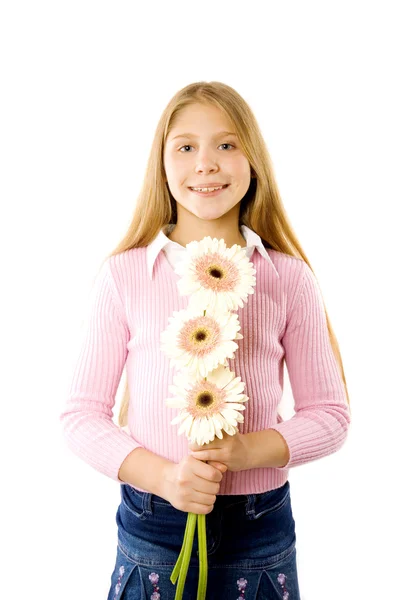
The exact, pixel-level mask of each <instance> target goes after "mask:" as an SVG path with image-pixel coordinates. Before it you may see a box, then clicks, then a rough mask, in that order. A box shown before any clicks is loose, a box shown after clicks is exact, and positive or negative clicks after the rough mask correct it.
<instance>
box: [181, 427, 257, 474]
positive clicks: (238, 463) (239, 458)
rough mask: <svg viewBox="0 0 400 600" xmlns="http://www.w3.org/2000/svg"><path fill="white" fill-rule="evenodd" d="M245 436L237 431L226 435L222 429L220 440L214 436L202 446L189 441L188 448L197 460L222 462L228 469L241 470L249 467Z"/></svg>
mask: <svg viewBox="0 0 400 600" xmlns="http://www.w3.org/2000/svg"><path fill="white" fill-rule="evenodd" d="M245 437H246V435H245V434H243V433H239V432H237V433H235V434H234V435H228V434H227V433H226V432H225V431H223V438H222V440H220V439H219V438H218V437H215V438H214V440H213V441H212V442H209V443H208V444H203V446H199V445H198V444H194V443H190V444H189V448H190V450H192V452H191V453H190V454H191V456H193V457H194V458H197V459H198V460H204V461H217V462H218V463H222V464H224V465H226V466H227V468H228V471H243V470H244V469H247V468H249V467H248V466H247V465H248V450H247V445H246V443H245Z"/></svg>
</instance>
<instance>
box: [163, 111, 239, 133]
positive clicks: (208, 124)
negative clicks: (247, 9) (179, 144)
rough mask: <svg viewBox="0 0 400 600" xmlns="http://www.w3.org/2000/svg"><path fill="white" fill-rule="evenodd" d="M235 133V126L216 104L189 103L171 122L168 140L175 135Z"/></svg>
mask: <svg viewBox="0 0 400 600" xmlns="http://www.w3.org/2000/svg"><path fill="white" fill-rule="evenodd" d="M228 133H231V134H233V135H235V127H234V125H233V123H232V121H231V120H230V119H229V118H228V117H227V115H226V114H225V113H224V111H223V110H222V109H220V108H218V107H217V106H210V105H204V104H194V105H189V106H186V107H185V108H183V109H182V110H180V111H179V113H178V114H176V116H175V117H174V119H173V120H172V122H171V126H170V130H169V133H168V136H167V137H168V140H172V139H175V138H176V137H178V136H180V137H193V138H198V137H201V135H204V136H205V137H208V136H212V137H215V136H216V135H227V134H228Z"/></svg>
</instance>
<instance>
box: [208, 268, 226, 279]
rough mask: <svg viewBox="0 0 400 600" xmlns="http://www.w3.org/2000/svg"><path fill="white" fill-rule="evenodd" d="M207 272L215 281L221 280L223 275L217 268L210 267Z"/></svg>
mask: <svg viewBox="0 0 400 600" xmlns="http://www.w3.org/2000/svg"><path fill="white" fill-rule="evenodd" d="M208 272H209V273H210V275H211V277H214V278H215V279H222V277H223V273H222V271H221V269H218V267H210V269H209V271H208Z"/></svg>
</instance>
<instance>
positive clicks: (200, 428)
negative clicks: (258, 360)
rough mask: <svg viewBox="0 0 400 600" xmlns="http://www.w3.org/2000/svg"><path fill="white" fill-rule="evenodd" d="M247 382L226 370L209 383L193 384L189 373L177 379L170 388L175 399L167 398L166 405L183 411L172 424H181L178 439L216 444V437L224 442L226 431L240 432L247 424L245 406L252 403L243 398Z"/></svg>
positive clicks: (210, 377)
mask: <svg viewBox="0 0 400 600" xmlns="http://www.w3.org/2000/svg"><path fill="white" fill-rule="evenodd" d="M244 385H245V384H244V382H243V381H241V379H240V377H235V373H233V372H232V371H230V370H229V369H226V368H224V367H222V366H219V367H217V368H216V369H215V370H214V371H212V372H211V373H209V374H208V376H207V379H197V380H193V379H191V378H190V377H189V376H188V375H186V374H185V373H178V374H177V375H175V377H174V385H170V386H169V390H170V392H172V393H173V394H174V397H173V398H167V400H166V401H165V402H166V405H167V406H169V407H171V408H179V409H181V410H180V413H179V415H178V416H177V417H175V418H174V419H173V420H172V421H171V424H172V425H174V424H176V423H179V422H181V426H180V428H179V430H178V435H181V433H183V432H185V435H186V437H187V438H188V439H189V440H190V441H191V442H193V443H196V444H198V445H203V444H208V443H209V442H212V441H213V439H214V437H215V436H217V437H218V438H219V439H222V438H223V434H222V430H224V431H226V433H228V434H229V435H234V434H235V433H237V432H238V427H237V424H238V423H243V422H244V417H243V415H242V413H241V412H239V411H243V410H245V408H246V407H245V406H244V402H247V400H248V399H249V398H248V396H246V395H245V394H242V392H243V389H244Z"/></svg>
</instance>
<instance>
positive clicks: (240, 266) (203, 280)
mask: <svg viewBox="0 0 400 600" xmlns="http://www.w3.org/2000/svg"><path fill="white" fill-rule="evenodd" d="M186 249H187V252H185V253H184V257H183V259H182V260H181V261H179V263H177V265H176V267H175V272H176V273H177V274H178V275H181V277H182V278H181V279H180V280H179V281H178V282H177V285H178V290H179V292H180V294H181V295H183V296H186V295H189V294H191V295H192V296H191V298H190V306H193V305H195V304H196V305H198V306H202V307H203V310H207V311H208V310H210V309H214V308H215V309H216V310H219V311H221V312H223V311H227V310H237V309H238V307H239V306H240V307H241V308H242V307H243V300H244V301H246V302H247V297H248V295H249V294H254V289H253V286H254V285H255V283H256V279H255V277H254V274H255V273H256V270H255V269H254V267H253V263H252V262H250V260H249V259H248V257H247V254H246V249H245V248H242V247H241V246H239V244H234V245H233V246H232V247H231V248H227V247H226V244H225V242H224V240H223V239H220V240H218V239H217V238H214V239H211V237H210V236H207V237H205V238H203V239H202V240H201V241H200V242H197V241H194V242H190V243H189V244H187V245H186Z"/></svg>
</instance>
